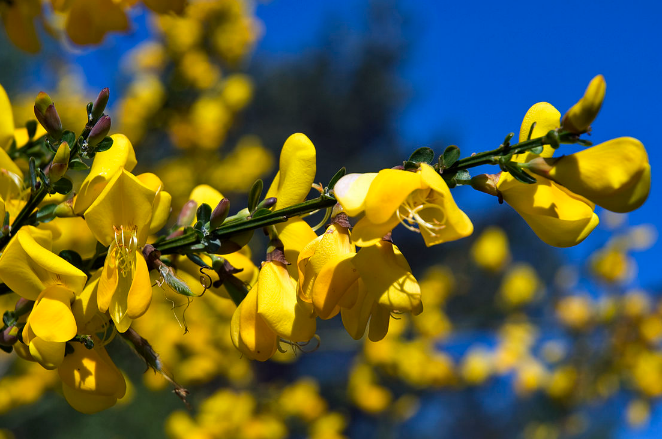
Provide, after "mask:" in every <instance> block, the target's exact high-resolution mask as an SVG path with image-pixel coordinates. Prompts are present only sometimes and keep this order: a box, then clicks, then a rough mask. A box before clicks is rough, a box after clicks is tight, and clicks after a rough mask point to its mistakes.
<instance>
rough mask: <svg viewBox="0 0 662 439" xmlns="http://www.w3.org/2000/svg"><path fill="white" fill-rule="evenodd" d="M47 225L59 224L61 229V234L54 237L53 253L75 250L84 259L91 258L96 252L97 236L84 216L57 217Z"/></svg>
mask: <svg viewBox="0 0 662 439" xmlns="http://www.w3.org/2000/svg"><path fill="white" fill-rule="evenodd" d="M47 225H54V226H57V227H58V229H59V230H60V236H59V237H57V238H56V237H55V236H54V237H53V253H55V254H58V253H60V252H61V251H62V250H73V251H75V252H76V253H78V254H79V255H80V257H81V258H83V259H90V258H92V257H93V256H94V255H95V254H96V250H97V238H96V237H95V236H94V234H92V231H91V230H90V228H89V227H88V226H87V223H86V222H85V220H84V219H83V218H81V217H79V216H76V217H71V218H55V219H54V220H53V221H51V222H49V223H47Z"/></svg>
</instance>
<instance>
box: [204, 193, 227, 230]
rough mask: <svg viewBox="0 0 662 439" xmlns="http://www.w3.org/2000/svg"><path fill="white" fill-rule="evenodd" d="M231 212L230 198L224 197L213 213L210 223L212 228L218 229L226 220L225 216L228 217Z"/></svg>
mask: <svg viewBox="0 0 662 439" xmlns="http://www.w3.org/2000/svg"><path fill="white" fill-rule="evenodd" d="M229 212H230V200H228V199H227V198H223V199H222V200H221V201H220V202H219V203H218V206H216V208H215V209H214V211H213V212H212V213H211V219H210V221H209V225H210V226H211V228H212V230H214V229H217V228H218V227H219V226H220V225H221V224H223V221H225V218H227V217H228V213H229Z"/></svg>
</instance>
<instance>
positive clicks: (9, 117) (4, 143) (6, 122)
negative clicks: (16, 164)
mask: <svg viewBox="0 0 662 439" xmlns="http://www.w3.org/2000/svg"><path fill="white" fill-rule="evenodd" d="M0 114H2V117H0V149H2V150H3V152H4V151H6V150H7V149H8V148H9V146H10V145H11V142H12V140H14V113H13V112H12V109H11V102H10V101H9V96H7V92H6V91H5V89H4V88H3V87H2V85H0ZM2 162H3V161H2V160H0V163H2Z"/></svg>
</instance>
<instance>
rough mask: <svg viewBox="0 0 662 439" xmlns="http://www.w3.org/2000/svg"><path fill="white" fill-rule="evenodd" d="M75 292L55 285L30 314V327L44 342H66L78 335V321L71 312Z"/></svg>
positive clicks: (40, 299) (39, 300)
mask: <svg viewBox="0 0 662 439" xmlns="http://www.w3.org/2000/svg"><path fill="white" fill-rule="evenodd" d="M73 299H74V292H73V291H71V290H70V289H68V288H65V287H62V286H59V285H54V286H50V287H48V288H46V289H45V290H44V291H43V292H42V293H41V294H40V295H39V298H38V299H37V301H36V302H35V304H34V308H33V309H32V312H31V313H30V326H31V328H32V331H34V333H35V335H36V336H37V337H39V338H41V339H42V340H44V341H50V342H65V341H69V340H71V339H72V338H74V336H75V335H76V329H77V326H76V319H75V318H74V315H73V313H72V312H71V302H72V301H73Z"/></svg>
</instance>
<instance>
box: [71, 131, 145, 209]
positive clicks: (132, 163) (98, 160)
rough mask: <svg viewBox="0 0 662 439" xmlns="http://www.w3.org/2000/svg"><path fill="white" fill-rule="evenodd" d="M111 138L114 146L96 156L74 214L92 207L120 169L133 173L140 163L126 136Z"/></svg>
mask: <svg viewBox="0 0 662 439" xmlns="http://www.w3.org/2000/svg"><path fill="white" fill-rule="evenodd" d="M110 137H111V138H112V139H113V146H112V147H111V148H110V149H109V150H108V151H104V152H99V153H97V154H96V155H95V156H94V162H92V167H91V168H90V173H89V174H88V176H87V177H86V178H85V180H83V184H82V185H81V187H80V190H79V191H78V195H77V196H76V201H75V202H74V212H76V214H78V215H80V214H82V213H83V212H85V210H87V208H88V207H90V205H91V204H92V203H93V202H94V200H95V199H96V198H97V197H98V196H99V195H100V194H101V192H102V191H103V189H104V188H105V187H106V185H107V184H108V182H109V181H110V179H111V178H113V176H114V175H115V174H116V173H117V171H119V170H120V168H124V169H125V170H127V171H129V172H131V171H133V168H135V167H136V164H137V163H138V162H137V161H136V153H135V151H134V150H133V145H131V142H130V141H129V139H128V138H127V137H126V136H125V135H123V134H113V135H112V136H110Z"/></svg>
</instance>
